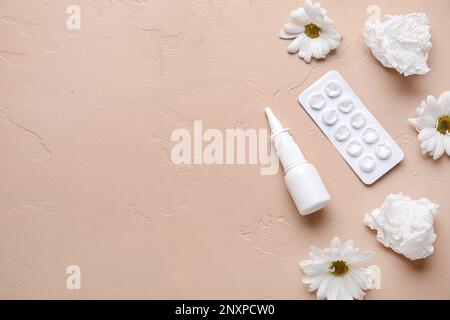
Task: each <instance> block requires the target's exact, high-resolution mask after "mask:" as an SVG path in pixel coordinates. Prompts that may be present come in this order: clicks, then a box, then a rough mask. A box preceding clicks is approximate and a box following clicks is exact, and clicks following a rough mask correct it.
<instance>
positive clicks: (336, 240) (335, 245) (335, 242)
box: [330, 237, 341, 250]
mask: <svg viewBox="0 0 450 320" xmlns="http://www.w3.org/2000/svg"><path fill="white" fill-rule="evenodd" d="M330 248H331V249H338V250H340V249H341V239H339V238H338V237H334V238H333V239H332V240H331V243H330Z"/></svg>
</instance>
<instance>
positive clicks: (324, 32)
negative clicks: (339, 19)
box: [280, 0, 342, 63]
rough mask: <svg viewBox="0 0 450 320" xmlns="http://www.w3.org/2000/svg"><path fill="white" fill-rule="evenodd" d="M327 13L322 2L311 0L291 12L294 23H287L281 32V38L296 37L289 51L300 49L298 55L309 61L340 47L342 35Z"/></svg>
mask: <svg viewBox="0 0 450 320" xmlns="http://www.w3.org/2000/svg"><path fill="white" fill-rule="evenodd" d="M326 13H327V12H326V10H325V9H324V8H321V7H320V3H318V2H316V3H314V4H313V3H312V2H311V0H305V3H304V4H303V7H300V8H298V9H297V10H295V11H292V12H291V15H290V18H291V20H292V23H286V24H285V25H284V28H283V30H281V32H280V38H281V39H295V40H294V41H292V42H291V44H290V45H289V47H288V52H289V53H296V52H297V51H298V56H299V57H300V58H302V59H303V60H305V62H307V63H309V62H310V61H311V57H314V58H316V59H324V58H325V57H326V55H327V54H328V53H329V52H330V50H333V49H336V48H337V47H339V44H340V42H341V39H342V36H341V34H340V33H339V32H337V31H336V29H335V27H334V25H333V21H332V20H331V19H330V18H328V17H327V16H326Z"/></svg>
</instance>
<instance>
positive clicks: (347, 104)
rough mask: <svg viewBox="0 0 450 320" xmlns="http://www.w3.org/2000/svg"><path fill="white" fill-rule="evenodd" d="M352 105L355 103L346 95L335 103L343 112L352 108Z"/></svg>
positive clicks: (347, 111)
mask: <svg viewBox="0 0 450 320" xmlns="http://www.w3.org/2000/svg"><path fill="white" fill-rule="evenodd" d="M354 106H355V104H354V103H353V100H352V99H350V98H348V97H345V98H344V99H342V100H341V101H339V102H338V105H337V107H338V109H339V111H341V112H343V113H349V112H350V111H352V110H353V107H354Z"/></svg>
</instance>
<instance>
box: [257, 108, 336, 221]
mask: <svg viewBox="0 0 450 320" xmlns="http://www.w3.org/2000/svg"><path fill="white" fill-rule="evenodd" d="M265 112H266V116H267V119H268V120H269V125H270V129H271V131H272V137H271V138H272V142H273V144H274V146H275V149H276V150H277V154H278V157H279V158H280V161H281V164H282V166H283V169H284V174H285V177H284V181H285V182H286V186H287V188H288V190H289V193H290V194H291V197H292V199H293V200H294V203H295V205H296V207H297V209H298V211H299V212H300V214H301V215H304V216H305V215H308V214H311V213H314V212H316V211H318V210H320V209H322V208H324V207H325V206H326V205H327V204H328V203H329V202H330V200H331V197H330V194H329V193H328V190H327V188H326V187H325V185H324V183H323V182H322V179H321V178H320V175H319V172H318V171H317V169H316V167H315V166H313V165H312V164H311V163H309V162H308V161H306V159H305V157H304V156H303V153H302V151H301V150H300V148H299V147H298V145H297V144H296V143H295V141H294V139H293V138H292V136H291V135H290V134H289V129H287V128H286V129H285V128H283V126H282V125H281V123H280V121H279V120H278V119H277V117H275V115H274V114H273V112H272V110H271V109H270V108H266V109H265Z"/></svg>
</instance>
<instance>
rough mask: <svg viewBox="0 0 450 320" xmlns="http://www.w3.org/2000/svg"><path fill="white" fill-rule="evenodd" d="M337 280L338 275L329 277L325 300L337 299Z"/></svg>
mask: <svg viewBox="0 0 450 320" xmlns="http://www.w3.org/2000/svg"><path fill="white" fill-rule="evenodd" d="M338 282H339V278H338V277H332V278H331V279H330V281H329V283H328V288H327V300H337V298H338V293H339V288H338V285H339V283H338Z"/></svg>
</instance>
